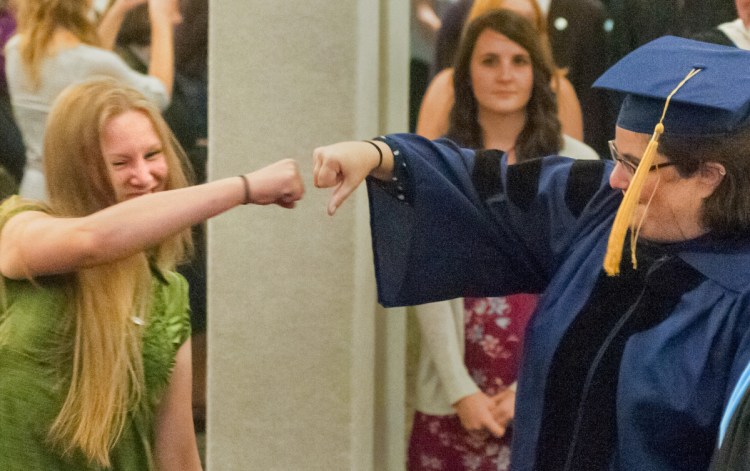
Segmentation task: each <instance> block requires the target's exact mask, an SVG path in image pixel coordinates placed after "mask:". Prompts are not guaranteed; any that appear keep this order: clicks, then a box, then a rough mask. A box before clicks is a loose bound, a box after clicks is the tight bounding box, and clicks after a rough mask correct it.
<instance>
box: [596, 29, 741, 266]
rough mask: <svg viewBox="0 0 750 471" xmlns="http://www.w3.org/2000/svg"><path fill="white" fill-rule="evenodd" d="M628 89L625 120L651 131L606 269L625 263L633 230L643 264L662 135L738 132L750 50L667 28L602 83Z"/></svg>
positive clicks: (620, 121) (622, 114) (629, 125)
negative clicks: (645, 192) (646, 215)
mask: <svg viewBox="0 0 750 471" xmlns="http://www.w3.org/2000/svg"><path fill="white" fill-rule="evenodd" d="M594 87H597V88H605V89H609V90H614V91H617V92H621V93H624V94H625V98H624V101H623V103H622V106H621V107H620V114H619V116H618V118H617V125H618V126H619V127H621V128H623V129H627V130H628V131H633V132H639V133H646V134H651V140H650V141H649V143H648V146H647V147H646V150H645V152H644V153H643V156H642V158H641V161H640V164H639V165H638V168H637V170H636V172H635V175H633V177H632V178H631V180H630V183H629V184H628V189H627V190H626V191H625V195H624V196H623V200H622V203H620V207H619V208H618V210H617V214H616V215H615V220H614V222H613V224H612V230H611V232H610V234H609V241H608V243H607V253H606V254H605V257H604V270H605V271H606V272H607V273H608V274H609V275H611V276H614V275H617V274H618V273H619V271H620V261H621V259H622V250H623V245H624V240H625V237H626V235H627V234H630V238H631V243H630V247H631V261H632V263H633V267H636V266H637V260H636V251H635V248H636V242H637V240H638V235H639V232H640V224H641V222H642V220H641V221H634V220H633V218H634V211H635V208H636V205H637V203H638V200H639V198H640V194H641V191H642V189H643V184H644V182H645V180H646V175H647V174H648V172H649V168H650V167H651V164H652V162H653V161H654V159H655V157H656V154H657V149H658V145H659V137H660V136H661V135H662V134H664V133H667V134H669V135H680V136H682V135H684V136H708V135H720V134H726V133H730V132H733V131H735V130H738V129H740V128H742V127H744V126H745V124H746V123H747V122H748V118H750V52H748V51H744V50H742V49H738V48H734V47H727V46H719V45H714V44H707V43H703V42H700V41H693V40H690V39H684V38H677V37H673V36H665V37H662V38H659V39H657V40H654V41H651V42H650V43H648V44H645V45H644V46H641V47H639V48H638V49H636V50H635V51H633V52H631V53H630V54H628V55H627V56H625V57H624V58H623V59H621V60H620V61H619V62H618V63H616V64H615V65H614V66H612V67H611V68H610V69H609V70H608V71H607V72H605V73H604V75H602V76H601V77H599V79H598V80H597V81H596V82H595V83H594Z"/></svg>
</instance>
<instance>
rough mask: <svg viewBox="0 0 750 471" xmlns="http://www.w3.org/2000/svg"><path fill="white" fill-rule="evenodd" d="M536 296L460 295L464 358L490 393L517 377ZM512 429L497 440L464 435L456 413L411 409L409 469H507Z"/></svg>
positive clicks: (454, 470)
mask: <svg viewBox="0 0 750 471" xmlns="http://www.w3.org/2000/svg"><path fill="white" fill-rule="evenodd" d="M537 299H538V297H537V296H536V295H530V294H518V295H513V296H506V297H500V298H465V299H464V312H465V322H466V325H465V353H464V362H465V364H466V368H467V369H468V371H469V374H470V375H471V377H472V378H473V379H474V382H475V383H476V384H477V386H479V389H481V390H482V391H483V392H484V393H486V394H487V395H490V396H493V395H495V394H497V393H499V392H501V391H503V390H504V389H505V388H507V387H508V386H510V385H511V384H513V383H514V382H515V381H516V378H517V376H518V367H519V364H520V356H521V351H522V347H523V346H522V340H523V331H524V329H525V328H526V323H527V322H528V320H529V318H530V317H531V314H532V313H533V312H534V309H535V308H536V303H537ZM511 433H512V430H511V429H508V432H507V433H506V434H505V436H503V437H502V438H496V437H494V436H492V435H491V434H490V433H488V432H482V433H469V432H467V431H466V430H465V429H464V428H463V426H462V425H461V421H460V420H459V418H458V416H457V415H455V414H454V415H447V416H434V415H427V414H423V413H421V412H419V411H417V412H416V413H415V416H414V425H413V428H412V433H411V438H410V441H409V455H408V463H407V465H408V469H409V471H436V470H443V471H462V470H466V471H505V470H508V469H510V442H511Z"/></svg>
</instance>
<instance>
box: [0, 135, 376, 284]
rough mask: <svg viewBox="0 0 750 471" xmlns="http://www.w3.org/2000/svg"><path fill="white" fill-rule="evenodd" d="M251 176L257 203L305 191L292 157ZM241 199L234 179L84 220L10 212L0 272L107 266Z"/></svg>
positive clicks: (12, 274) (17, 274)
mask: <svg viewBox="0 0 750 471" xmlns="http://www.w3.org/2000/svg"><path fill="white" fill-rule="evenodd" d="M384 147H385V146H384ZM373 151H374V149H373ZM246 177H247V179H248V182H249V185H250V195H251V201H250V202H252V203H254V204H260V205H266V204H278V205H280V206H283V207H286V208H291V207H293V206H294V204H295V201H297V200H299V199H300V198H301V197H302V194H303V193H304V185H303V183H302V179H301V178H300V175H299V170H298V168H297V163H296V162H295V161H293V160H291V159H287V160H282V161H279V162H276V163H274V164H271V165H268V166H266V167H264V168H261V169H260V170H257V171H255V172H252V173H248V174H247V175H246ZM242 203H245V188H244V183H243V181H242V179H241V178H239V177H231V178H225V179H222V180H217V181H214V182H210V183H206V184H203V185H197V186H191V187H187V188H182V189H179V190H171V191H162V192H158V193H153V194H148V195H144V196H140V197H137V198H133V199H131V200H127V201H125V202H122V203H119V204H116V205H113V206H110V207H108V208H106V209H103V210H101V211H98V212H96V213H94V214H91V215H89V216H85V217H80V218H58V217H53V216H50V215H48V214H45V213H42V212H39V211H25V212H22V213H20V214H18V215H16V216H13V217H11V219H10V220H8V222H7V223H6V224H5V226H4V228H3V230H2V233H0V272H2V274H3V275H4V276H6V277H8V278H13V279H22V278H28V277H34V276H42V275H51V274H59V273H68V272H72V271H75V270H77V269H79V268H84V267H90V266H96V265H99V264H103V263H108V262H111V261H114V260H118V259H121V258H125V257H128V256H130V255H133V254H135V253H138V252H141V251H143V250H146V249H147V248H149V247H153V246H154V245H156V244H158V243H159V242H161V241H162V240H164V239H165V238H167V237H170V236H172V235H174V234H176V233H178V232H180V231H182V230H184V229H186V228H188V227H191V226H193V225H195V224H198V223H200V222H202V221H204V220H206V219H208V218H211V217H213V216H216V215H218V214H220V213H223V212H224V211H227V210H228V209H231V208H233V207H235V206H237V205H239V204H242Z"/></svg>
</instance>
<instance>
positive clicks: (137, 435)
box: [0, 79, 304, 471]
mask: <svg viewBox="0 0 750 471" xmlns="http://www.w3.org/2000/svg"><path fill="white" fill-rule="evenodd" d="M45 147H46V149H47V153H46V155H45V171H46V174H47V177H48V180H47V184H48V187H47V189H48V191H49V203H48V204H43V203H40V202H36V201H32V200H25V199H22V198H21V197H19V196H14V197H12V198H11V199H9V200H6V202H5V203H3V204H2V205H0V274H1V275H2V277H0V287H2V291H1V292H2V294H3V296H2V310H0V398H1V399H0V469H34V470H37V469H38V470H53V469H54V470H58V471H60V470H62V471H88V470H92V471H93V470H101V469H112V470H139V471H141V470H146V471H149V470H157V469H158V470H159V471H171V470H174V471H194V470H199V469H200V461H199V458H198V452H197V448H196V444H195V435H194V431H193V422H192V407H191V351H190V341H189V336H190V317H189V309H188V299H187V286H186V283H185V280H184V279H183V278H182V277H181V276H180V275H178V274H177V273H176V272H175V271H174V269H175V265H176V264H177V263H178V262H180V261H181V260H183V259H184V257H185V255H186V253H187V252H189V249H190V227H191V226H193V225H195V224H198V223H200V222H202V221H204V220H206V219H208V218H210V217H213V216H215V215H218V214H220V213H223V212H224V211H227V210H229V209H231V208H233V207H235V206H238V205H240V204H248V203H253V204H278V205H280V206H283V207H286V208H291V207H293V206H294V205H295V201H296V200H298V199H299V198H301V197H302V193H303V191H304V188H303V185H302V181H301V179H300V176H299V172H298V169H297V165H296V163H295V162H294V161H292V160H286V161H280V162H277V163H275V164H272V165H269V166H267V167H265V168H262V169H260V170H258V171H255V172H252V173H248V174H245V175H241V176H240V177H232V178H225V179H222V180H217V181H213V182H211V183H206V184H203V185H197V186H190V187H185V185H186V178H185V174H184V172H183V164H184V162H185V160H184V156H183V155H182V151H181V150H180V149H179V147H178V145H177V144H176V141H175V140H174V137H173V136H172V134H171V133H170V131H169V129H168V128H167V125H166V124H165V122H164V120H163V119H162V118H161V115H160V112H159V110H158V109H157V108H156V107H155V106H154V105H153V104H152V103H151V102H150V101H149V100H147V99H146V98H145V97H143V95H141V94H140V93H138V92H137V91H135V90H133V89H130V88H126V87H122V86H121V85H119V84H118V83H117V82H116V81H114V80H113V79H99V80H94V81H88V82H85V83H83V84H79V85H75V86H73V87H72V88H70V89H68V90H66V91H65V92H63V94H62V95H61V96H60V98H59V100H58V101H57V102H56V105H55V106H54V107H53V109H52V111H51V112H50V117H49V123H48V126H47V134H46V137H45Z"/></svg>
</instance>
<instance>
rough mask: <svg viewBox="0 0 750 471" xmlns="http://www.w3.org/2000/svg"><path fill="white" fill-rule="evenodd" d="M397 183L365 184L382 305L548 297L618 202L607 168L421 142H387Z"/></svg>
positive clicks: (402, 138) (397, 138)
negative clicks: (579, 244) (581, 241)
mask: <svg viewBox="0 0 750 471" xmlns="http://www.w3.org/2000/svg"><path fill="white" fill-rule="evenodd" d="M381 140H382V141H383V142H385V143H386V144H388V145H389V146H390V147H391V149H392V150H393V153H394V164H395V166H394V177H393V181H392V182H380V181H378V180H375V179H373V178H369V179H368V194H369V198H370V217H371V220H370V225H371V231H372V243H373V253H374V260H375V271H376V280H377V283H378V299H379V301H380V303H381V304H382V305H384V306H386V307H391V306H403V305H416V304H424V303H428V302H434V301H440V300H444V299H452V298H457V297H463V296H473V297H482V296H502V295H507V294H512V293H538V292H541V291H543V290H544V288H545V286H546V285H547V283H548V281H549V280H550V278H551V276H552V274H553V273H554V271H555V269H556V267H557V266H558V265H559V264H560V262H561V260H563V259H564V258H565V256H566V253H567V252H568V251H569V250H570V249H571V248H572V246H573V243H574V242H575V240H577V238H579V237H582V236H583V235H585V233H586V231H587V228H589V229H590V228H591V227H594V226H595V225H596V224H598V223H601V221H602V219H603V218H606V217H611V214H612V213H613V211H614V210H616V207H617V203H619V199H620V198H619V196H618V195H617V192H614V191H613V190H612V189H611V188H610V187H609V185H608V175H609V171H610V170H611V168H612V165H611V163H610V162H603V161H574V160H572V159H568V158H564V157H545V158H543V159H536V160H531V161H527V162H524V163H522V164H517V165H511V166H507V164H506V156H505V155H504V154H502V153H501V152H499V151H492V150H490V151H477V152H474V151H471V150H467V149H461V148H459V147H457V146H456V145H455V144H454V143H452V142H451V141H448V140H445V139H441V140H437V141H429V140H427V139H424V138H421V137H419V136H416V135H409V134H397V135H388V136H385V137H383V138H381Z"/></svg>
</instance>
